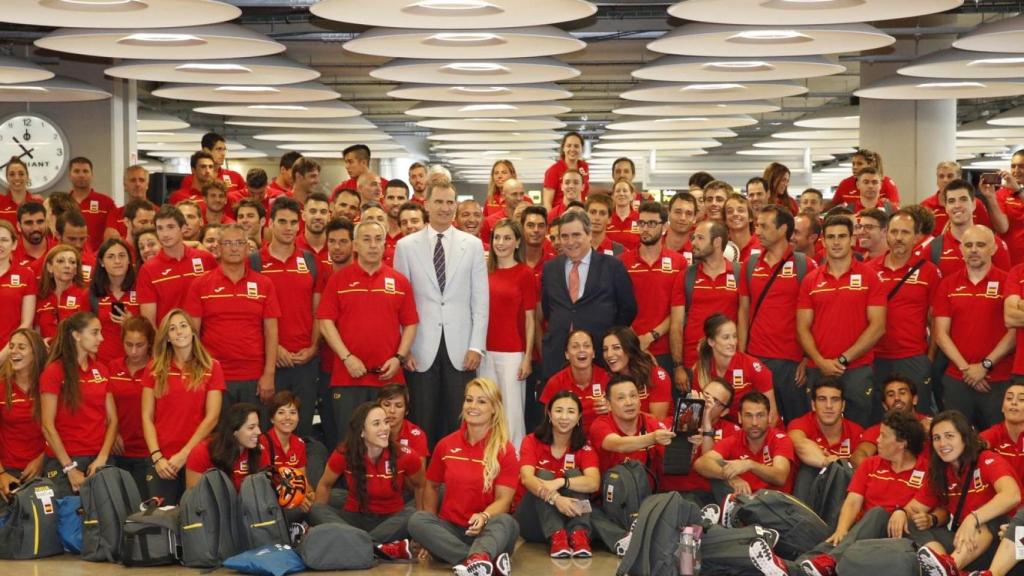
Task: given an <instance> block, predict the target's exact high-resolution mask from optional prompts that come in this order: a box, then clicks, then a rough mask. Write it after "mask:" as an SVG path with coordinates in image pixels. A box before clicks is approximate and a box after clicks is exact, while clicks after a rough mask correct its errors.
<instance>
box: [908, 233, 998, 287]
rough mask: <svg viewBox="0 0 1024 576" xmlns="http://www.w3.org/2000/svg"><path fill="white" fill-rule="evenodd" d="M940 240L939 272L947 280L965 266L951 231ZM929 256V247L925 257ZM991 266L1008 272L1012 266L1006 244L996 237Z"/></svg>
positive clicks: (958, 242) (958, 243) (958, 245)
mask: <svg viewBox="0 0 1024 576" xmlns="http://www.w3.org/2000/svg"><path fill="white" fill-rule="evenodd" d="M940 238H942V254H940V255H939V271H940V272H942V277H943V278H948V277H950V276H952V275H954V274H956V273H957V272H959V271H961V270H963V269H964V268H965V267H966V264H964V257H963V253H962V252H961V251H960V241H959V240H957V239H956V238H954V237H953V231H952V230H946V232H945V233H943V234H942V235H941V236H940ZM930 256H931V247H930V246H929V248H928V252H927V256H926V257H930ZM992 265H993V266H995V267H996V268H999V269H1000V270H1009V269H1010V266H1012V265H1013V264H1011V255H1010V252H1009V249H1008V248H1007V244H1006V242H1004V241H1003V239H1002V238H999V237H996V253H995V254H994V255H993V256H992Z"/></svg>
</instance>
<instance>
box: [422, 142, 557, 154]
mask: <svg viewBox="0 0 1024 576" xmlns="http://www.w3.org/2000/svg"><path fill="white" fill-rule="evenodd" d="M430 148H431V149H432V150H433V149H436V150H438V151H442V152H443V151H447V150H450V151H467V152H473V151H475V152H481V151H484V152H486V151H488V150H510V151H513V152H518V151H522V150H542V149H545V148H546V149H550V150H552V151H555V150H557V149H558V142H555V141H551V142H474V143H464V142H454V143H451V142H446V143H442V144H432V145H431V146H430ZM556 155H557V152H556Z"/></svg>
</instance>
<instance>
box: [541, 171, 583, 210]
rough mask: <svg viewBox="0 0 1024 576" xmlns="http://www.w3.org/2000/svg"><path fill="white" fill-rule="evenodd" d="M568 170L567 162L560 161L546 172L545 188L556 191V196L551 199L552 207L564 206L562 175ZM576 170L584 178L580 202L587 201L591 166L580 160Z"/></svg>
mask: <svg viewBox="0 0 1024 576" xmlns="http://www.w3.org/2000/svg"><path fill="white" fill-rule="evenodd" d="M568 169H569V166H568V164H566V163H565V160H561V159H559V160H558V161H557V162H555V163H554V164H552V165H551V166H549V167H548V169H547V170H545V171H544V187H545V188H551V189H552V190H554V191H555V196H554V198H552V199H551V205H552V206H558V205H559V204H562V198H563V196H564V195H563V193H562V175H563V174H565V172H566V170H568ZM576 169H577V170H579V173H580V175H581V176H582V177H583V189H582V191H581V192H580V200H586V199H587V194H589V193H590V166H589V165H588V164H587V163H586V162H585V161H583V160H579V161H577V162H576Z"/></svg>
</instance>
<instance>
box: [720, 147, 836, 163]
mask: <svg viewBox="0 0 1024 576" xmlns="http://www.w3.org/2000/svg"><path fill="white" fill-rule="evenodd" d="M850 152H853V148H850ZM736 153H737V154H739V155H740V156H768V157H772V158H791V159H792V160H790V161H791V162H792V161H796V160H802V159H803V156H804V153H803V151H802V150H772V149H770V148H763V149H761V148H753V149H747V150H737V151H736ZM834 159H835V156H833V155H831V154H821V153H819V152H818V151H817V150H815V151H813V152H812V153H811V162H828V161H830V160H834Z"/></svg>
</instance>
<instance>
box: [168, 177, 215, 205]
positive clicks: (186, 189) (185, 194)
mask: <svg viewBox="0 0 1024 576" xmlns="http://www.w3.org/2000/svg"><path fill="white" fill-rule="evenodd" d="M191 177H192V175H191V174H190V175H189V178H191ZM186 200H191V201H193V202H197V203H199V204H200V205H202V204H205V203H206V199H205V198H204V197H203V194H202V193H201V192H200V191H199V190H196V189H195V188H193V187H192V180H191V179H189V181H188V185H187V186H186V185H185V183H184V182H182V186H181V188H178V189H177V190H175V191H174V193H173V194H171V196H170V197H169V198H167V203H168V204H181V203H182V202H184V201H186Z"/></svg>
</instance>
